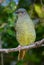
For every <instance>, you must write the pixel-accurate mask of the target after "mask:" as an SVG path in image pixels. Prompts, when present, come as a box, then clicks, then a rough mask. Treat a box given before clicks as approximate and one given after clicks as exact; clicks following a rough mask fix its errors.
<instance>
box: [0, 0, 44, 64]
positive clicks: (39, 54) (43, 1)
mask: <svg viewBox="0 0 44 65" xmlns="http://www.w3.org/2000/svg"><path fill="white" fill-rule="evenodd" d="M18 8H25V9H26V10H27V12H28V14H29V16H30V17H31V19H32V20H33V22H34V24H35V29H36V41H38V40H41V39H43V38H44V0H3V1H2V2H1V3H0V38H1V39H0V43H1V44H2V48H15V47H17V46H18V45H19V43H18V42H17V40H16V36H15V34H16V32H15V23H16V21H17V18H18V17H17V15H16V14H15V11H16V10H17V9H18ZM1 44H0V45H1ZM3 55H4V65H15V64H16V65H44V47H39V48H36V49H35V48H34V49H30V50H28V52H27V53H26V55H25V58H24V60H23V61H19V62H18V61H17V57H18V52H11V53H8V54H5V53H4V54H3ZM0 63H1V56H0ZM0 65H1V64H0Z"/></svg>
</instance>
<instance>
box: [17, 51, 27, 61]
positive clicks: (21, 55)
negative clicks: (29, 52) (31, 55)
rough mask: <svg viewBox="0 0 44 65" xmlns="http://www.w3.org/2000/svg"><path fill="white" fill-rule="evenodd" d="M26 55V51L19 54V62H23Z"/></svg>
mask: <svg viewBox="0 0 44 65" xmlns="http://www.w3.org/2000/svg"><path fill="white" fill-rule="evenodd" d="M25 53H26V50H21V51H20V52H19V55H18V61H19V60H23V58H24V56H25Z"/></svg>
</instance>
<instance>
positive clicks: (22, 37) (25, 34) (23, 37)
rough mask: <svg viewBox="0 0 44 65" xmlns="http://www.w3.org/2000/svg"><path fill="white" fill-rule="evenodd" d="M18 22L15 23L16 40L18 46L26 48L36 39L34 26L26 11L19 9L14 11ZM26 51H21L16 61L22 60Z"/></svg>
mask: <svg viewBox="0 0 44 65" xmlns="http://www.w3.org/2000/svg"><path fill="white" fill-rule="evenodd" d="M16 13H17V14H18V20H17V22H16V26H15V29H16V39H17V41H18V42H19V44H20V46H27V45H30V44H32V43H33V42H34V41H35V39H36V32H35V26H34V23H33V21H32V20H31V18H30V16H29V15H28V13H27V11H26V10H25V9H24V8H20V9H18V10H17V11H16ZM25 53H26V50H21V51H20V52H19V55H18V60H22V59H23V58H24V56H25Z"/></svg>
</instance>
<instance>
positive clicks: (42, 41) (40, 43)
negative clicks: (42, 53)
mask: <svg viewBox="0 0 44 65" xmlns="http://www.w3.org/2000/svg"><path fill="white" fill-rule="evenodd" d="M41 46H44V39H42V40H40V41H37V42H35V43H32V44H31V45H28V46H23V47H20V48H19V46H18V47H16V48H8V49H0V52H3V53H9V52H16V51H19V50H23V49H31V48H37V47H41Z"/></svg>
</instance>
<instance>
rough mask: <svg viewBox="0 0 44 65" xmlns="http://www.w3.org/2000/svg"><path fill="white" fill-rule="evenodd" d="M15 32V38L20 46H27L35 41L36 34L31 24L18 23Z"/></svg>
mask: <svg viewBox="0 0 44 65" xmlns="http://www.w3.org/2000/svg"><path fill="white" fill-rule="evenodd" d="M16 31H17V32H16V38H17V40H18V42H19V43H20V45H22V46H25V45H29V44H31V43H33V42H34V41H35V37H36V34H35V29H34V25H33V23H31V22H26V21H24V22H18V23H17V29H16Z"/></svg>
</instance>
